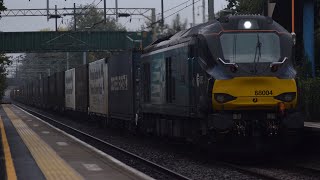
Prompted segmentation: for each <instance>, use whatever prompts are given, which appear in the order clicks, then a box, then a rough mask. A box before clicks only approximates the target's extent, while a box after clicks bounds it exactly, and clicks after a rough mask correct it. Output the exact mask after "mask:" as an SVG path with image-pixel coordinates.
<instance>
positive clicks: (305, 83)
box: [298, 78, 320, 121]
mask: <svg viewBox="0 0 320 180" xmlns="http://www.w3.org/2000/svg"><path fill="white" fill-rule="evenodd" d="M298 86H299V87H298V88H299V91H300V93H299V96H298V103H299V105H300V106H301V110H302V111H303V112H305V114H306V116H307V119H308V120H312V121H320V119H319V112H320V93H319V89H320V78H305V79H298Z"/></svg>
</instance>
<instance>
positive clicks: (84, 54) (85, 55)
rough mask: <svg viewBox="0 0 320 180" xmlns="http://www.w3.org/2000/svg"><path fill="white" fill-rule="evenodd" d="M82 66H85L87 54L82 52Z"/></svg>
mask: <svg viewBox="0 0 320 180" xmlns="http://www.w3.org/2000/svg"><path fill="white" fill-rule="evenodd" d="M83 64H87V52H86V51H84V52H83Z"/></svg>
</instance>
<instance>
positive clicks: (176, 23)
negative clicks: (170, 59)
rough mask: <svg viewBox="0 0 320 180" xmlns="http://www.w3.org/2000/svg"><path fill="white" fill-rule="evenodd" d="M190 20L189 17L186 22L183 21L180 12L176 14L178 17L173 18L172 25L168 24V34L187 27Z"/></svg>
mask: <svg viewBox="0 0 320 180" xmlns="http://www.w3.org/2000/svg"><path fill="white" fill-rule="evenodd" d="M187 24H188V21H187V19H185V20H184V22H182V21H181V17H180V14H177V15H176V18H174V19H173V20H172V23H171V26H170V25H166V26H167V27H168V29H167V30H168V32H167V33H168V34H175V33H177V32H179V31H182V30H185V29H187Z"/></svg>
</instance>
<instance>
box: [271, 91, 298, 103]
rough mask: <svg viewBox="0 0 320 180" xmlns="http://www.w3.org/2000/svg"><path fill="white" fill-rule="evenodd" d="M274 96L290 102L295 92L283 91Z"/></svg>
mask: <svg viewBox="0 0 320 180" xmlns="http://www.w3.org/2000/svg"><path fill="white" fill-rule="evenodd" d="M274 98H275V99H277V100H280V101H284V102H291V101H293V100H294V99H295V98H296V93H295V92H290V93H283V94H280V95H278V96H276V97H274Z"/></svg>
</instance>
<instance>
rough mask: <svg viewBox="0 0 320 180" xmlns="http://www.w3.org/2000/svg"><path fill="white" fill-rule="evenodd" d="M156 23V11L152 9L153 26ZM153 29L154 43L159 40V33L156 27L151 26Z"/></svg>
mask: <svg viewBox="0 0 320 180" xmlns="http://www.w3.org/2000/svg"><path fill="white" fill-rule="evenodd" d="M155 22H156V9H155V8H153V9H152V15H151V24H153V23H155ZM151 28H152V41H155V40H157V31H156V28H155V25H151Z"/></svg>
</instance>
